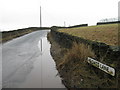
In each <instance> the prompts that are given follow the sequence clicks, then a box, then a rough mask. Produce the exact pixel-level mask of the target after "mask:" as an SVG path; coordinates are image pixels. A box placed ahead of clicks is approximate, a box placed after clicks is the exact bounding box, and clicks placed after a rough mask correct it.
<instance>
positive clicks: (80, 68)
mask: <svg viewBox="0 0 120 90" xmlns="http://www.w3.org/2000/svg"><path fill="white" fill-rule="evenodd" d="M48 40H49V41H50V43H51V50H50V51H51V55H52V57H53V59H54V60H55V62H56V67H57V69H58V72H59V74H60V76H61V78H62V79H63V83H64V85H65V86H66V87H67V88H115V87H116V81H115V77H111V76H110V75H108V74H105V73H104V72H103V71H100V70H99V69H97V68H95V67H93V66H91V65H89V64H88V63H87V62H86V58H87V57H88V56H89V57H92V58H94V57H95V54H94V52H93V51H92V50H91V48H90V47H89V46H87V45H85V44H77V43H76V42H74V43H73V46H72V48H70V49H68V48H64V47H62V46H60V45H59V42H57V41H55V40H54V37H53V36H52V35H51V34H50V33H49V34H48Z"/></svg>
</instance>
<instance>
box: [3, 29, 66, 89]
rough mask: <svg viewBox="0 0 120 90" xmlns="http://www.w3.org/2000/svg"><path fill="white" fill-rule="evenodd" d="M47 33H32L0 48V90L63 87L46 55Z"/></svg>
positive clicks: (53, 63) (48, 48)
mask: <svg viewBox="0 0 120 90" xmlns="http://www.w3.org/2000/svg"><path fill="white" fill-rule="evenodd" d="M48 32H49V30H43V31H35V32H32V33H30V34H27V35H24V36H22V37H19V38H16V39H13V40H11V41H9V42H6V43H4V44H3V45H2V87H3V88H65V87H64V85H63V84H62V83H61V78H60V77H59V76H58V75H57V73H58V72H57V70H56V66H55V62H54V60H53V59H52V57H51V55H50V44H49V42H48V41H47V38H46V36H47V33H48Z"/></svg>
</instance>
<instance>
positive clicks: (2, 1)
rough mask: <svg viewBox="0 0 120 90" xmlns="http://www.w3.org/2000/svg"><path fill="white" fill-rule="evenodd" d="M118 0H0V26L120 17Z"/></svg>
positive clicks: (68, 23) (8, 28) (13, 26)
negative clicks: (40, 21) (119, 14)
mask: <svg viewBox="0 0 120 90" xmlns="http://www.w3.org/2000/svg"><path fill="white" fill-rule="evenodd" d="M118 1H119V0H0V29H1V30H12V29H18V28H26V27H39V25H40V24H39V19H40V17H39V16H40V6H41V7H42V26H43V27H45V26H53V25H58V26H64V21H65V22H66V26H70V25H71V26H72V25H78V24H86V23H88V24H89V25H95V24H96V22H98V21H99V20H101V19H104V18H116V17H118Z"/></svg>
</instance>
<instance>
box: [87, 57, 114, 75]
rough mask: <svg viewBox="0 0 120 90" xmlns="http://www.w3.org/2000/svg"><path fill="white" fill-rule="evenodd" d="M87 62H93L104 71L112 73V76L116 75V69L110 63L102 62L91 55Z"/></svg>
mask: <svg viewBox="0 0 120 90" xmlns="http://www.w3.org/2000/svg"><path fill="white" fill-rule="evenodd" d="M87 62H88V63H89V64H92V65H93V66H95V67H97V68H99V69H101V70H102V71H104V72H106V73H108V74H110V75H112V76H115V69H114V68H112V67H110V66H108V65H105V64H102V63H101V62H99V61H97V60H94V59H92V58H90V57H88V59H87Z"/></svg>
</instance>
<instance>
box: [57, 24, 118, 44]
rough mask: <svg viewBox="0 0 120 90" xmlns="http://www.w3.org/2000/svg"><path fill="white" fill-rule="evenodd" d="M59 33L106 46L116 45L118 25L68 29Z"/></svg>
mask: <svg viewBox="0 0 120 90" xmlns="http://www.w3.org/2000/svg"><path fill="white" fill-rule="evenodd" d="M59 31H60V32H65V33H68V34H70V35H73V36H78V37H82V38H84V39H89V40H92V41H97V42H103V43H106V44H108V45H118V24H108V25H98V26H88V27H78V28H68V29H60V30H59Z"/></svg>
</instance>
